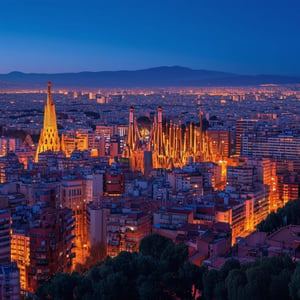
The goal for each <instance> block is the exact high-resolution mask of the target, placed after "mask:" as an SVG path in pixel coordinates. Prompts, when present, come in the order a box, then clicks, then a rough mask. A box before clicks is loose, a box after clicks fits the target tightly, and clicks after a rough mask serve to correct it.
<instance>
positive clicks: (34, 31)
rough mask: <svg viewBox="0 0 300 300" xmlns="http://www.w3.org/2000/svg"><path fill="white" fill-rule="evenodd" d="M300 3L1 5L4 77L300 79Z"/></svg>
mask: <svg viewBox="0 0 300 300" xmlns="http://www.w3.org/2000/svg"><path fill="white" fill-rule="evenodd" d="M299 15H300V1H299V0H280V1H279V0H273V1H271V0H98V1H91V0H80V1H79V0H69V1H66V0H60V1H58V0H0V73H7V72H10V71H14V70H19V71H24V72H49V73H54V72H77V71H84V70H89V71H101V70H120V69H140V68H147V67H153V66H162V65H182V66H187V67H192V68H197V69H211V70H220V71H229V72H237V73H244V74H246V73H248V74H257V73H271V74H285V75H286V74H289V75H300V58H299V57H300V17H299Z"/></svg>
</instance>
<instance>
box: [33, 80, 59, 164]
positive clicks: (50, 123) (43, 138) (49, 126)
mask: <svg viewBox="0 0 300 300" xmlns="http://www.w3.org/2000/svg"><path fill="white" fill-rule="evenodd" d="M47 150H51V151H53V152H58V151H60V140H59V137H58V131H57V124H56V112H55V105H54V103H53V100H52V95H51V82H48V93H47V102H46V105H45V109H44V126H43V129H42V130H41V134H40V139H39V144H38V147H37V150H36V155H35V161H36V162H38V160H39V154H40V153H42V152H45V151H47Z"/></svg>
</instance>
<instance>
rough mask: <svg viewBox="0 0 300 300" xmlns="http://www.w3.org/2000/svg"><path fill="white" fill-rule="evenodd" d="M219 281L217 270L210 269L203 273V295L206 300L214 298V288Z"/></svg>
mask: <svg viewBox="0 0 300 300" xmlns="http://www.w3.org/2000/svg"><path fill="white" fill-rule="evenodd" d="M218 281H219V274H218V271H216V270H210V271H207V272H205V273H204V275H203V295H204V298H205V299H206V300H211V299H213V296H214V288H215V286H216V284H217V282H218Z"/></svg>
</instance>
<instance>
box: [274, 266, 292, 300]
mask: <svg viewBox="0 0 300 300" xmlns="http://www.w3.org/2000/svg"><path fill="white" fill-rule="evenodd" d="M291 275H292V272H291V271H290V270H288V269H283V270H282V271H281V272H280V274H279V275H272V280H271V283H270V291H269V294H270V299H272V300H281V299H289V282H290V279H291Z"/></svg>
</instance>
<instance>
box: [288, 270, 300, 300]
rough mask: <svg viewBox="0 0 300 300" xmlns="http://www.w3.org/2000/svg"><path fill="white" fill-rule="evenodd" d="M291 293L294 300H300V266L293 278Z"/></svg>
mask: <svg viewBox="0 0 300 300" xmlns="http://www.w3.org/2000/svg"><path fill="white" fill-rule="evenodd" d="M289 291H290V297H291V298H292V300H296V299H300V265H298V266H297V269H296V271H295V272H294V274H293V276H292V278H291V282H290V283H289Z"/></svg>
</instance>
